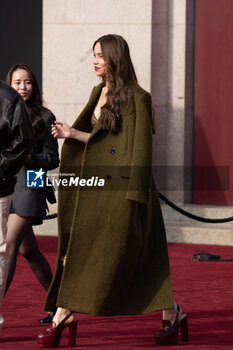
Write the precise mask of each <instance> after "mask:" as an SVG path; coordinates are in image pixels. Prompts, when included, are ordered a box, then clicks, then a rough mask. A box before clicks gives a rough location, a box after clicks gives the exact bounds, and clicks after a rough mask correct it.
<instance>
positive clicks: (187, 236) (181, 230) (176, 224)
mask: <svg viewBox="0 0 233 350" xmlns="http://www.w3.org/2000/svg"><path fill="white" fill-rule="evenodd" d="M165 228H166V234H167V240H168V242H176V243H193V244H217V245H229V246H233V225H232V224H206V223H193V222H187V221H181V220H165Z"/></svg>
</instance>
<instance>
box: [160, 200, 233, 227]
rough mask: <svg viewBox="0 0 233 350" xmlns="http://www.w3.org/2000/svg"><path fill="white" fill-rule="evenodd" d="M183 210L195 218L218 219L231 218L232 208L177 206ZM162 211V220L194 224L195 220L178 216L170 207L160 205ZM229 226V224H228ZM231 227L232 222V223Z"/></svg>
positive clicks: (194, 205) (192, 205)
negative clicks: (195, 216)
mask: <svg viewBox="0 0 233 350" xmlns="http://www.w3.org/2000/svg"><path fill="white" fill-rule="evenodd" d="M177 205H178V206H179V207H180V208H182V209H183V210H186V211H188V212H189V213H192V214H194V215H197V216H201V217H205V218H210V219H211V218H212V219H219V218H227V217H231V216H232V217H233V207H231V206H216V205H196V204H177ZM161 207H162V211H163V216H164V220H173V221H182V222H184V221H185V222H193V224H196V222H197V221H196V220H193V219H190V218H188V217H186V216H184V215H183V214H180V213H179V212H177V211H176V210H174V209H173V208H171V207H170V206H168V205H166V204H162V206H161ZM228 224H229V223H228ZM221 225H222V224H221ZM232 225H233V221H232Z"/></svg>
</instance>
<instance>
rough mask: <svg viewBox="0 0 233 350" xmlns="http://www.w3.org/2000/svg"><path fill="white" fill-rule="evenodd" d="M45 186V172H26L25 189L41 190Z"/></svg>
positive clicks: (41, 170)
mask: <svg viewBox="0 0 233 350" xmlns="http://www.w3.org/2000/svg"><path fill="white" fill-rule="evenodd" d="M44 186H45V171H43V169H40V170H27V187H31V188H41V187H44Z"/></svg>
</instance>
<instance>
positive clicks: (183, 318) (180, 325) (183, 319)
mask: <svg viewBox="0 0 233 350" xmlns="http://www.w3.org/2000/svg"><path fill="white" fill-rule="evenodd" d="M179 313H180V307H179V305H177V311H176V318H175V321H174V323H173V325H172V324H171V322H170V321H168V320H162V327H161V329H160V331H159V332H157V333H155V343H156V344H158V345H177V344H178V342H179V330H180V335H181V341H182V342H187V341H189V331H188V316H187V314H181V315H179Z"/></svg>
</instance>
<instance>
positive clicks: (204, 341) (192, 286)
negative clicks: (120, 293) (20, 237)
mask: <svg viewBox="0 0 233 350" xmlns="http://www.w3.org/2000/svg"><path fill="white" fill-rule="evenodd" d="M38 242H39V245H40V247H41V250H42V251H43V252H44V254H45V256H46V257H47V258H48V260H49V262H50V263H51V266H52V267H54V263H55V258H56V244H57V240H56V238H55V237H38ZM199 251H207V252H209V253H213V254H219V255H221V257H222V259H227V258H229V259H232V258H233V247H224V246H207V245H191V244H169V254H170V263H171V272H172V281H173V289H174V296H175V299H176V301H177V302H178V303H180V305H182V308H183V310H184V311H185V312H187V313H188V317H189V331H190V342H189V343H183V344H179V345H177V346H175V347H173V349H186V350H191V349H198V350H199V349H205V350H213V349H216V350H219V349H229V350H230V349H232V348H233V291H232V290H233V288H232V287H233V281H232V277H233V262H200V261H197V262H194V261H192V260H191V258H192V255H193V254H194V253H196V252H199ZM44 297H45V293H44V291H43V289H42V287H40V285H39V284H38V282H37V280H36V279H35V277H34V276H33V275H32V272H31V271H30V268H29V267H28V265H27V263H26V262H25V261H24V259H23V258H22V257H21V256H19V257H18V263H17V270H16V275H15V278H14V281H13V283H12V285H11V287H10V289H9V291H8V294H7V296H6V297H5V299H4V301H3V305H2V309H1V312H2V314H3V316H4V318H5V324H4V326H3V328H2V330H0V349H1V350H6V349H11V350H21V349H39V348H40V347H39V346H38V345H37V343H36V340H35V337H36V334H37V333H39V332H40V331H42V330H43V329H45V328H46V326H43V325H40V324H39V323H38V322H37V320H38V319H39V318H40V317H42V316H44V315H45V314H44V312H43V311H42V310H41V308H42V304H43V300H44ZM77 317H78V320H79V324H78V337H77V347H78V348H79V349H80V350H84V349H93V350H129V349H135V350H141V349H148V350H150V349H165V348H167V347H159V346H156V347H155V345H154V340H153V333H154V332H155V331H156V330H158V329H159V327H160V313H159V312H158V313H152V314H149V315H146V316H136V317H135V316H134V317H131V316H127V317H109V318H106V317H105V318H102V317H101V318H97V317H92V316H88V315H77ZM66 344H67V333H65V336H64V337H63V338H62V342H61V345H62V348H64V347H66ZM66 349H68V347H66ZM70 349H71V348H70Z"/></svg>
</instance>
